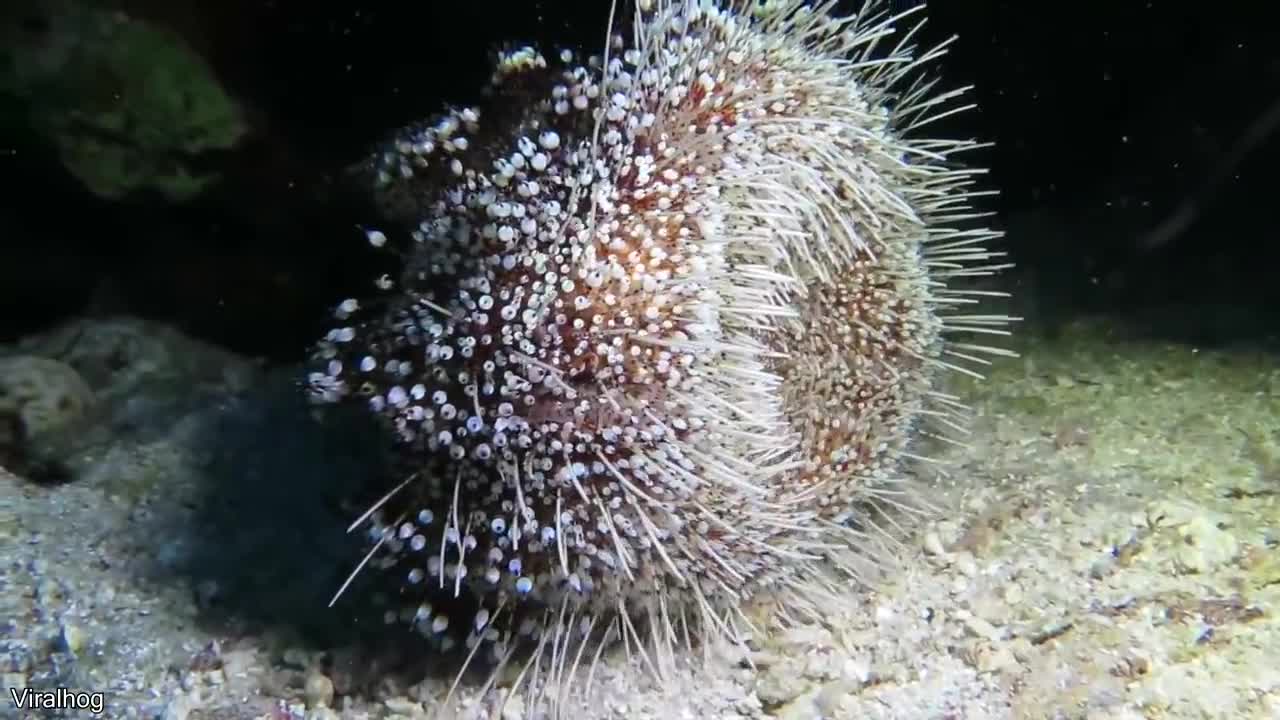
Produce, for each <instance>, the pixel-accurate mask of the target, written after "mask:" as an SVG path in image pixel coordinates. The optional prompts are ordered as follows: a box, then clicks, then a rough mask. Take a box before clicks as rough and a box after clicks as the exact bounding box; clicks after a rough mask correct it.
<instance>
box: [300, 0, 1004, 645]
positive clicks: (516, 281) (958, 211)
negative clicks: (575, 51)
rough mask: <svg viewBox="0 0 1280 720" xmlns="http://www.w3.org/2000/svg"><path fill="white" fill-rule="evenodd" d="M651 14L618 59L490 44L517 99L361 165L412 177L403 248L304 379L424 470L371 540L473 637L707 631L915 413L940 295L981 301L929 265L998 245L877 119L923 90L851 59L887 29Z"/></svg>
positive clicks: (845, 500) (818, 15)
mask: <svg viewBox="0 0 1280 720" xmlns="http://www.w3.org/2000/svg"><path fill="white" fill-rule="evenodd" d="M646 5H647V4H645V3H642V4H641V7H640V15H639V16H638V19H637V22H638V30H637V33H636V37H637V42H636V44H635V45H634V46H633V47H631V48H630V49H626V50H623V51H621V52H620V53H618V54H617V55H616V56H613V57H607V58H606V59H604V60H596V59H592V60H591V61H589V62H588V63H587V64H586V65H584V66H580V65H575V64H574V63H573V59H574V58H573V57H572V55H571V54H565V55H563V56H561V57H559V58H558V60H559V62H554V61H549V60H548V59H547V58H545V57H543V56H542V55H540V54H539V53H537V52H536V51H533V50H529V49H522V50H518V51H516V52H513V53H508V54H506V55H504V56H503V57H502V59H501V60H500V62H499V66H498V70H497V71H496V72H495V76H494V88H495V90H496V91H497V93H499V95H500V98H505V99H508V100H509V99H511V97H512V96H517V97H518V99H519V100H521V101H522V102H521V103H509V105H518V110H515V111H511V110H508V111H507V112H506V113H505V114H504V116H503V118H502V119H503V121H504V122H502V123H500V124H499V125H498V126H493V125H488V126H486V122H487V120H488V118H487V117H482V116H481V112H480V110H478V109H475V108H466V109H461V110H456V111H451V112H450V113H449V114H448V115H446V116H445V117H444V118H442V119H440V120H438V121H436V122H434V123H430V124H422V125H418V126H415V127H413V128H410V129H408V130H406V131H405V132H403V133H402V134H401V135H400V136H399V137H398V138H397V139H396V140H395V141H394V142H393V143H392V145H391V146H390V147H389V149H388V151H387V152H386V153H384V154H382V155H381V156H380V157H379V158H378V159H377V160H376V161H375V164H374V173H375V176H376V178H377V179H378V182H379V185H380V186H381V187H383V188H384V189H385V190H386V191H387V193H389V194H390V195H391V196H394V195H395V194H396V193H397V192H402V191H403V190H404V189H405V188H412V192H411V193H409V194H408V195H407V196H405V197H400V198H399V200H398V202H399V203H400V207H401V208H402V209H403V208H408V210H409V211H411V212H412V213H413V214H415V215H417V216H418V217H417V222H416V223H415V227H413V228H412V230H411V233H410V235H411V237H412V240H413V245H412V247H411V249H410V253H409V255H408V257H407V261H406V264H405V270H404V272H403V273H402V275H401V277H400V278H399V279H398V281H396V282H392V281H391V280H389V279H385V278H384V279H383V280H382V281H381V285H380V286H381V287H382V288H383V289H384V290H387V291H393V292H389V293H388V295H387V296H386V298H385V299H383V300H382V301H380V302H378V303H377V304H376V305H375V306H373V307H371V308H366V307H363V306H362V303H360V302H358V301H356V300H347V301H344V302H343V303H342V304H341V305H340V306H339V310H338V313H337V316H338V318H339V320H341V321H342V322H343V323H345V324H344V325H342V326H340V327H338V328H335V329H334V330H333V331H331V332H330V333H329V335H328V336H327V338H326V339H325V341H324V342H323V343H322V344H321V347H320V351H319V356H320V358H321V360H322V362H323V363H324V366H323V369H322V370H320V371H317V372H316V373H314V374H313V375H312V376H311V387H312V391H313V395H314V396H315V397H317V399H320V400H322V401H329V402H333V401H339V400H343V399H346V398H360V399H361V401H362V402H365V403H367V404H368V407H369V409H370V410H371V411H372V412H373V413H375V414H376V415H378V416H380V417H382V418H384V419H385V420H386V422H387V423H388V424H389V425H390V426H391V427H392V428H394V430H395V433H396V435H397V438H398V440H399V441H400V443H401V447H402V452H401V455H402V457H404V458H406V459H407V461H409V463H410V464H411V465H412V466H413V467H412V469H413V476H412V477H411V479H409V480H406V481H405V482H403V483H401V484H400V485H398V486H397V487H396V488H395V489H393V490H392V492H391V493H388V494H387V495H385V496H383V497H382V498H381V499H380V500H379V501H378V502H377V503H375V504H374V507H373V508H371V510H370V512H369V513H368V514H367V516H366V517H364V518H361V520H362V521H363V520H370V521H371V529H370V538H371V539H372V541H373V543H374V551H371V553H370V558H372V557H373V556H374V555H375V554H376V553H375V551H378V552H380V553H381V559H380V560H379V562H380V563H381V564H383V565H384V566H386V567H395V568H400V569H401V571H402V572H404V576H405V582H406V583H407V585H408V586H410V587H414V586H419V587H422V588H424V590H423V593H422V595H423V596H424V597H427V598H430V597H432V596H435V597H449V596H456V595H460V594H464V590H465V591H467V592H470V593H471V594H472V595H474V596H475V597H476V599H477V600H478V601H479V609H478V611H476V614H475V615H474V617H473V618H472V622H471V623H470V624H469V627H468V629H467V631H468V642H469V643H470V644H472V645H475V644H477V643H478V642H479V641H480V640H481V639H487V640H491V641H493V647H494V649H495V656H498V657H501V656H502V655H504V653H505V651H506V649H507V648H509V645H510V643H509V641H510V639H511V638H512V637H518V636H520V634H521V633H525V634H537V633H538V632H539V631H540V630H541V627H542V626H541V625H540V623H541V622H546V621H547V620H546V618H553V619H554V618H555V617H559V620H558V621H555V622H556V625H555V627H559V622H560V621H563V620H564V618H565V616H566V612H568V616H569V617H573V618H578V619H579V621H578V622H579V623H581V622H586V621H588V620H590V622H594V619H595V618H598V617H602V616H606V615H610V614H614V613H616V616H615V619H616V621H617V623H618V625H617V627H620V628H623V630H622V635H623V636H625V635H626V632H625V628H626V627H627V626H628V625H629V622H630V621H629V619H628V618H627V616H628V614H629V613H630V612H631V611H637V610H638V611H639V612H640V614H642V615H643V614H645V613H650V614H653V613H655V612H657V613H658V619H657V620H656V621H655V623H656V627H655V628H653V629H654V631H655V632H657V633H658V634H659V635H661V636H663V638H664V639H665V641H666V642H670V640H671V639H672V637H673V636H674V635H676V634H677V633H675V631H674V630H672V629H671V627H672V624H671V620H670V618H671V617H672V616H678V617H680V618H684V617H685V616H686V614H687V613H690V612H692V613H693V615H694V616H695V619H700V620H701V621H702V622H704V623H706V624H708V625H714V626H717V627H723V626H724V622H725V621H724V620H723V618H722V615H723V614H724V613H725V612H727V611H728V612H731V610H730V609H731V608H732V607H733V606H735V605H736V603H737V602H738V601H739V600H740V599H741V598H742V596H743V593H744V592H746V591H747V590H748V589H749V588H750V587H751V586H752V585H758V584H765V583H768V582H772V581H775V580H778V579H781V580H782V581H784V582H788V581H790V580H791V579H793V578H794V577H795V576H796V573H798V572H802V571H803V568H804V567H805V563H806V562H808V561H809V560H811V559H813V558H815V557H818V556H820V555H822V554H824V551H823V548H824V547H828V546H830V542H831V539H832V538H831V533H830V532H829V531H830V530H831V529H832V528H837V527H839V526H840V521H841V520H842V519H843V518H844V517H846V516H847V514H848V513H849V512H850V509H851V507H853V506H854V505H855V504H856V503H857V502H859V501H860V500H865V499H866V498H867V497H868V493H874V492H876V488H877V487H878V486H883V485H885V484H886V483H887V481H888V480H890V479H891V477H892V475H893V473H894V472H895V471H896V469H897V468H896V465H897V462H898V460H900V459H901V458H902V457H904V456H907V455H908V453H907V452H906V450H905V446H906V442H907V439H908V437H909V432H908V431H909V430H910V427H911V424H912V422H913V421H914V419H915V418H917V417H919V416H920V415H921V414H922V413H925V412H929V411H927V410H925V408H924V403H925V401H926V400H927V399H928V398H929V397H930V395H931V394H932V393H933V391H932V390H931V389H930V375H931V373H932V371H933V370H934V369H935V368H936V367H938V366H946V365H949V364H948V363H946V362H944V361H943V360H941V359H940V357H939V356H940V349H939V348H940V347H941V344H940V335H941V333H942V331H943V330H944V324H945V323H944V319H943V318H942V317H940V315H939V313H938V309H939V308H942V307H947V306H950V305H954V304H963V303H965V302H967V301H969V300H971V299H972V298H970V297H968V296H965V295H963V294H962V293H960V292H950V293H949V292H948V291H947V289H946V288H945V287H943V286H941V285H940V284H938V283H937V279H939V278H945V277H946V276H954V275H959V274H963V273H965V272H972V270H969V269H968V268H969V267H970V266H971V265H972V264H973V263H974V262H975V261H980V260H986V259H987V258H989V257H991V255H990V254H989V253H987V252H986V251H984V250H982V249H981V247H980V245H979V244H980V242H981V240H983V239H984V237H985V236H984V235H983V234H982V233H965V232H962V231H958V230H956V231H950V230H946V229H945V227H946V226H945V223H946V221H949V220H954V219H962V216H963V214H964V210H963V208H964V207H965V206H966V203H967V200H968V197H969V195H971V194H969V193H965V192H963V187H964V185H965V183H967V182H968V180H969V175H968V174H966V173H965V172H963V171H952V170H946V169H944V168H943V161H944V160H945V159H946V158H947V157H948V156H949V155H950V154H952V153H954V152H957V151H960V150H964V149H967V148H968V147H971V144H966V143H946V142H909V141H907V140H904V139H903V138H902V137H901V136H900V135H898V134H897V133H896V132H895V130H894V126H895V122H897V123H899V124H900V123H902V122H903V118H907V117H910V116H912V113H913V112H915V113H923V112H924V111H926V110H928V109H929V108H930V107H932V106H933V103H932V101H931V100H926V99H922V97H923V95H921V94H920V93H918V92H916V91H915V90H912V89H908V91H907V92H906V93H905V94H904V95H903V96H902V97H901V98H899V100H898V106H897V110H896V111H895V112H896V113H897V116H896V117H895V115H894V114H893V113H891V112H890V111H889V110H887V109H886V106H887V103H888V95H887V93H888V92H889V88H890V87H891V86H894V85H895V84H898V82H899V81H900V80H901V78H902V76H905V75H906V74H907V73H908V72H909V71H911V70H913V69H914V65H913V62H914V61H913V59H912V58H911V54H910V48H908V47H906V46H905V45H903V46H899V47H898V48H896V49H894V50H892V51H890V52H889V53H888V54H887V55H885V56H881V57H880V59H877V60H874V61H873V60H872V59H871V58H873V57H876V56H874V52H875V46H876V45H877V43H878V41H879V40H880V39H881V38H883V37H886V36H888V34H889V29H888V26H887V24H886V23H874V22H871V23H869V22H867V21H866V19H865V17H864V18H861V22H859V18H845V19H836V18H833V17H831V16H830V15H829V14H828V13H829V11H830V8H829V7H821V8H816V9H813V8H807V7H805V6H803V5H801V4H799V3H796V2H782V3H773V4H772V5H774V6H777V7H773V8H765V12H763V13H762V14H759V15H751V11H749V10H747V9H745V8H737V7H736V6H733V7H729V8H724V9H722V8H718V7H716V6H714V5H712V4H706V3H702V4H699V3H674V4H665V3H664V4H663V7H660V8H653V7H647V6H646ZM540 91H545V92H541V94H539V92H540ZM915 124H919V123H918V122H917V123H915ZM419 178H427V179H429V180H430V181H431V182H430V184H429V187H431V188H432V189H431V190H430V191H426V190H425V187H428V186H423V185H419V184H417V183H416V182H414V181H415V180H416V179H419ZM939 221H941V222H943V223H944V225H943V227H944V229H941V230H939V229H936V228H935V227H934V223H936V222H939ZM368 237H369V240H370V241H371V242H373V243H374V244H375V245H381V244H384V243H385V242H386V236H385V235H384V234H382V233H381V232H380V231H376V230H370V231H368ZM988 269H989V268H985V269H982V268H980V269H979V271H983V270H988ZM950 324H951V325H953V326H958V327H960V328H961V329H966V330H979V331H982V330H989V331H994V332H999V326H1000V324H1001V319H1000V318H990V317H986V316H979V315H969V316H957V317H956V318H953V319H952V320H951V321H950ZM952 347H953V348H954V347H955V346H952ZM966 349H967V350H970V351H972V352H968V353H964V352H962V355H964V356H965V357H966V359H978V358H976V357H974V355H973V353H974V352H979V351H985V350H989V348H985V347H982V346H978V345H970V346H967V347H963V346H962V347H961V348H960V350H961V351H964V350H966ZM952 352H955V350H952ZM944 400H945V398H944ZM933 412H935V413H937V414H938V415H939V416H940V418H941V419H942V420H943V421H944V422H950V423H952V424H954V419H952V418H951V417H950V413H951V410H950V409H949V408H947V407H946V405H943V406H942V409H941V410H936V411H933ZM530 609H532V610H533V614H530V613H529V610H530ZM499 615H503V616H504V619H505V620H507V622H506V623H505V624H503V625H502V627H503V628H505V629H504V630H502V631H500V630H499V629H498V623H497V622H496V621H497V618H498V616H499ZM402 616H403V617H404V619H407V620H409V621H411V622H413V623H414V624H415V625H416V626H417V627H418V628H419V629H420V630H422V631H423V632H424V634H428V635H440V634H443V633H445V631H446V630H447V629H448V628H449V619H448V616H447V615H446V614H444V613H442V612H439V611H437V610H435V609H433V608H432V606H431V604H430V603H427V602H424V603H423V604H421V605H418V606H416V607H413V606H410V607H408V608H407V609H406V610H405V611H404V613H402ZM664 628H665V629H664ZM579 629H580V630H581V629H583V628H582V627H580V628H579ZM588 634H589V633H588ZM655 642H656V641H655Z"/></svg>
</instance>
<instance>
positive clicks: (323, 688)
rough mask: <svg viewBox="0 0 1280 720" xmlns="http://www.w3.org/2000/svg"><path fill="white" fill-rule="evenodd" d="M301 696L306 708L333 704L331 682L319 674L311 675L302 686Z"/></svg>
mask: <svg viewBox="0 0 1280 720" xmlns="http://www.w3.org/2000/svg"><path fill="white" fill-rule="evenodd" d="M302 696H303V699H304V700H305V701H306V703H307V708H316V707H328V706H329V705H330V704H332V703H333V681H332V680H330V679H329V678H328V676H326V675H323V674H321V673H318V672H317V673H311V674H310V675H307V680H306V683H305V684H304V685H303V686H302Z"/></svg>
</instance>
